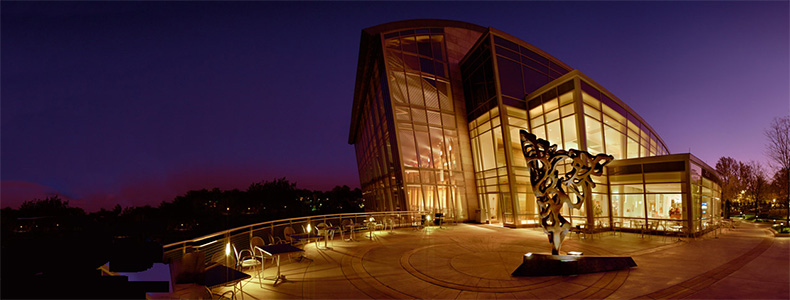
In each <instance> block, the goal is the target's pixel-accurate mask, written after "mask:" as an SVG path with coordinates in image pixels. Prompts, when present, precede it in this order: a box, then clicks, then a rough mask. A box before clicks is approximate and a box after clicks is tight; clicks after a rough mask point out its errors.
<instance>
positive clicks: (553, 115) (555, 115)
mask: <svg viewBox="0 0 790 300" xmlns="http://www.w3.org/2000/svg"><path fill="white" fill-rule="evenodd" d="M559 118H560V110H559V109H555V110H552V111H549V112H548V113H546V122H551V121H554V120H557V119H559Z"/></svg>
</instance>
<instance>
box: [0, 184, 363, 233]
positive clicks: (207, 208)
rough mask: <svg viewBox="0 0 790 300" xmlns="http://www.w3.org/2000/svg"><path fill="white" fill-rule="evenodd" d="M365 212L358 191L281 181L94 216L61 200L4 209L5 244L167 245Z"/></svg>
mask: <svg viewBox="0 0 790 300" xmlns="http://www.w3.org/2000/svg"><path fill="white" fill-rule="evenodd" d="M361 211H364V204H363V201H362V191H361V190H360V189H358V188H355V189H351V188H349V187H348V186H336V187H335V188H333V189H332V190H329V191H316V190H307V189H299V188H297V186H296V183H295V182H291V181H289V180H287V179H286V178H277V179H274V180H271V181H260V182H254V183H252V184H250V185H249V187H248V188H247V189H246V190H239V189H232V190H220V189H218V188H214V189H201V190H191V191H188V192H186V193H185V194H184V195H181V196H178V197H175V199H173V200H172V201H163V202H162V203H160V204H159V206H158V207H154V206H150V205H146V206H137V207H126V208H122V207H121V206H120V205H116V206H115V208H113V209H110V210H107V209H103V208H102V209H101V210H99V211H98V212H93V213H86V212H85V211H84V210H83V209H82V208H79V207H72V206H70V205H69V201H68V200H63V199H61V198H60V197H59V196H51V197H47V198H45V199H33V200H30V201H25V202H24V203H23V204H22V205H21V206H20V207H19V209H12V208H10V207H7V208H4V209H3V210H2V226H3V231H4V234H3V236H4V240H5V237H7V236H8V235H6V234H11V235H14V234H16V235H19V234H29V235H42V234H43V235H46V234H48V233H52V234H56V233H63V232H72V231H101V233H102V234H104V235H109V236H113V237H130V238H136V239H144V240H151V241H157V242H160V243H168V242H173V241H179V240H184V239H189V238H193V237H198V236H202V235H206V234H210V233H213V232H217V231H221V230H224V229H228V228H234V227H239V226H243V225H247V224H254V223H259V222H264V221H268V220H275V219H285V218H292V217H300V216H308V215H322V214H333V213H350V212H361ZM98 233H99V232H97V234H98Z"/></svg>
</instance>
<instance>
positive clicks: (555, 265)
mask: <svg viewBox="0 0 790 300" xmlns="http://www.w3.org/2000/svg"><path fill="white" fill-rule="evenodd" d="M630 267H636V262H634V260H633V259H632V258H631V257H603V256H582V255H578V256H577V255H550V254H534V253H527V254H525V255H524V262H522V263H521V265H520V266H519V267H518V268H517V269H516V270H515V271H513V273H512V274H511V275H512V276H563V275H576V274H586V273H597V272H608V271H616V270H622V269H627V268H630Z"/></svg>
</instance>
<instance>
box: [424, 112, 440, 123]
mask: <svg viewBox="0 0 790 300" xmlns="http://www.w3.org/2000/svg"><path fill="white" fill-rule="evenodd" d="M427 113H428V124H430V125H436V126H441V125H442V114H440V113H438V112H435V111H428V112H427Z"/></svg>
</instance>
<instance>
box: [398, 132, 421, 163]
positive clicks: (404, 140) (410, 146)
mask: <svg viewBox="0 0 790 300" xmlns="http://www.w3.org/2000/svg"><path fill="white" fill-rule="evenodd" d="M398 135H400V153H401V158H402V159H403V166H405V167H417V166H418V163H417V150H416V149H417V148H416V147H415V145H414V132H412V131H410V130H398Z"/></svg>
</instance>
